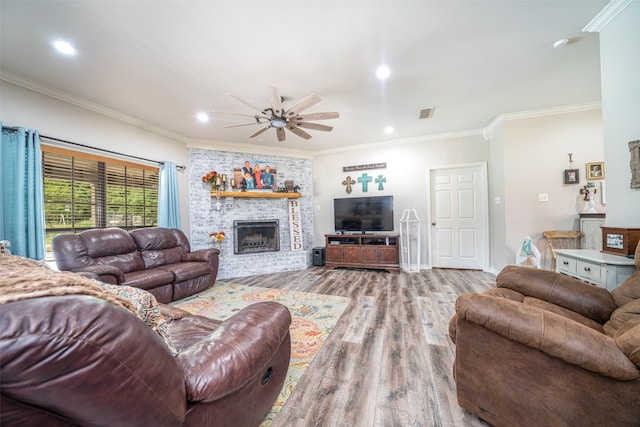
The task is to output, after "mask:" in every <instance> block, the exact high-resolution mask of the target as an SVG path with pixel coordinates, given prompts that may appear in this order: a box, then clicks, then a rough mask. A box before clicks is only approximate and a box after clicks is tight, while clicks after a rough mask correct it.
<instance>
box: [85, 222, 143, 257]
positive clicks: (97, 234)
mask: <svg viewBox="0 0 640 427" xmlns="http://www.w3.org/2000/svg"><path fill="white" fill-rule="evenodd" d="M79 236H80V238H81V239H82V241H83V242H84V244H85V246H86V247H87V253H88V254H89V256H90V257H91V258H100V257H103V256H107V255H121V254H128V253H130V252H135V251H137V250H138V248H137V247H136V242H135V241H134V240H133V238H132V237H131V236H130V235H129V233H127V232H126V231H125V230H122V229H120V228H104V229H94V230H85V231H83V232H82V233H80V234H79Z"/></svg>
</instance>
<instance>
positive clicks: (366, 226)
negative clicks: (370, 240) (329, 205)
mask: <svg viewBox="0 0 640 427" xmlns="http://www.w3.org/2000/svg"><path fill="white" fill-rule="evenodd" d="M333 216H334V220H335V221H334V223H335V231H346V232H362V233H364V232H372V231H393V196H374V197H349V198H344V199H333Z"/></svg>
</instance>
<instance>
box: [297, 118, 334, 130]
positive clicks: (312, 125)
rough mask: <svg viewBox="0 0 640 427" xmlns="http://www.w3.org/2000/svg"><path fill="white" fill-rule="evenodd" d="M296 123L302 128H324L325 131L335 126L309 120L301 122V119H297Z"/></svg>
mask: <svg viewBox="0 0 640 427" xmlns="http://www.w3.org/2000/svg"><path fill="white" fill-rule="evenodd" d="M294 123H295V126H298V127H301V128H307V129H315V130H322V131H325V132H329V131H331V130H332V129H333V126H327V125H321V124H318V123H308V122H299V121H295V122H294Z"/></svg>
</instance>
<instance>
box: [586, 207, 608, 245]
mask: <svg viewBox="0 0 640 427" xmlns="http://www.w3.org/2000/svg"><path fill="white" fill-rule="evenodd" d="M604 220H605V214H602V213H598V214H580V231H581V232H582V240H581V241H580V247H581V248H582V249H591V250H594V251H601V250H602V229H601V228H602V227H604Z"/></svg>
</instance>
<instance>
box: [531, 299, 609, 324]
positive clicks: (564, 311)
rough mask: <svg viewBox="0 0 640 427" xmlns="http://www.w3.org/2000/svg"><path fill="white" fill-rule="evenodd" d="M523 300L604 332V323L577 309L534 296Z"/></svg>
mask: <svg viewBox="0 0 640 427" xmlns="http://www.w3.org/2000/svg"><path fill="white" fill-rule="evenodd" d="M522 302H523V303H524V304H527V305H530V306H532V307H538V308H541V309H543V310H546V311H549V312H551V313H556V314H559V315H561V316H564V317H566V318H567V319H571V320H573V321H575V322H578V323H580V324H582V325H585V326H588V327H590V328H591V329H595V330H596V331H598V332H603V329H602V324H600V323H598V322H596V321H595V320H592V319H589V318H588V317H586V316H583V315H582V314H579V313H576V312H575V311H571V310H568V309H566V308H564V307H560V306H559V305H555V304H551V303H550V302H547V301H542V300H540V299H537V298H532V297H524V300H523V301H522Z"/></svg>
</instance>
